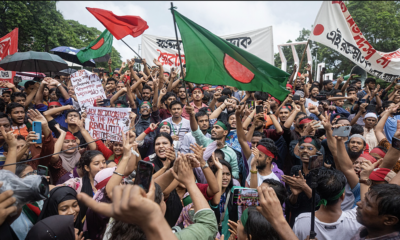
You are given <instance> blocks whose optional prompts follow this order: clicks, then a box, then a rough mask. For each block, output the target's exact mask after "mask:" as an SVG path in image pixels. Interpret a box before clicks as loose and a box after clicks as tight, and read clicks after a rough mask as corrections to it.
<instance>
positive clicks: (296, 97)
mask: <svg viewBox="0 0 400 240" xmlns="http://www.w3.org/2000/svg"><path fill="white" fill-rule="evenodd" d="M292 100H293V101H297V100H300V95H293V98H292Z"/></svg>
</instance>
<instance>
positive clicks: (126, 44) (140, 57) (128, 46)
mask: <svg viewBox="0 0 400 240" xmlns="http://www.w3.org/2000/svg"><path fill="white" fill-rule="evenodd" d="M121 41H122V42H123V43H125V45H126V46H127V47H128V48H130V49H131V50H132V51H133V52H134V53H135V54H136V55H137V56H138V57H139V58H140V60H142V57H141V56H139V54H137V52H136V51H135V50H133V49H132V48H131V47H130V46H129V45H128V44H127V43H126V42H125V41H124V40H122V39H121ZM110 56H111V55H110ZM147 66H148V67H149V68H150V65H149V64H148V63H147Z"/></svg>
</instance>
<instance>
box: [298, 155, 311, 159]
mask: <svg viewBox="0 0 400 240" xmlns="http://www.w3.org/2000/svg"><path fill="white" fill-rule="evenodd" d="M300 157H301V159H302V160H303V159H304V160H309V158H310V157H309V156H308V154H302V155H300Z"/></svg>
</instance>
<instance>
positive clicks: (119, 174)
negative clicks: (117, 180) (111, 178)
mask: <svg viewBox="0 0 400 240" xmlns="http://www.w3.org/2000/svg"><path fill="white" fill-rule="evenodd" d="M113 173H114V174H117V175H118V176H121V177H123V176H124V174H121V173H119V172H115V171H114V172H113Z"/></svg>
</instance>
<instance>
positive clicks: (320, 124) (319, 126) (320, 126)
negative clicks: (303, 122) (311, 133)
mask: <svg viewBox="0 0 400 240" xmlns="http://www.w3.org/2000/svg"><path fill="white" fill-rule="evenodd" d="M315 126H316V127H317V129H324V126H323V125H322V123H321V122H318V124H316V125H315Z"/></svg>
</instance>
